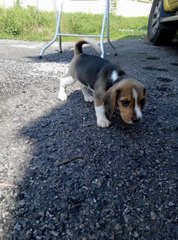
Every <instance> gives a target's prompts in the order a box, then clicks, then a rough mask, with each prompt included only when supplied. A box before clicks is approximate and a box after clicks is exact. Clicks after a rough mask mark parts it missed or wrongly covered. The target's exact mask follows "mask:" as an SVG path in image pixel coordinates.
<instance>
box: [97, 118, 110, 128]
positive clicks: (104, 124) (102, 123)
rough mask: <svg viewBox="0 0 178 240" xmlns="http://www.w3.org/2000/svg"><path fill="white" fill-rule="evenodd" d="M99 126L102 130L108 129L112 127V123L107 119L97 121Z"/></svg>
mask: <svg viewBox="0 0 178 240" xmlns="http://www.w3.org/2000/svg"><path fill="white" fill-rule="evenodd" d="M97 125H98V126H99V127H102V128H107V127H109V125H110V121H109V120H108V119H107V118H102V119H97Z"/></svg>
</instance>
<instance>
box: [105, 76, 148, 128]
mask: <svg viewBox="0 0 178 240" xmlns="http://www.w3.org/2000/svg"><path fill="white" fill-rule="evenodd" d="M145 100H146V88H145V87H144V86H143V85H142V84H141V83H140V82H138V81H137V80H134V79H124V80H122V81H120V82H118V83H117V84H115V85H114V86H112V87H111V88H110V89H109V90H108V91H107V92H106V94H105V96H104V102H105V108H106V110H107V112H108V113H109V114H112V113H113V112H114V109H115V108H119V111H120V115H121V117H122V119H123V121H124V122H126V123H128V124H132V123H136V122H139V121H140V120H141V119H142V109H143V107H144V104H145Z"/></svg>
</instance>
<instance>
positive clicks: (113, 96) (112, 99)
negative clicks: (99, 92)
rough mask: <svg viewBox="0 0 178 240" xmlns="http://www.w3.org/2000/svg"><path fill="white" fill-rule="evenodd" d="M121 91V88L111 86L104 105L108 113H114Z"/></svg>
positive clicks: (105, 96)
mask: <svg viewBox="0 0 178 240" xmlns="http://www.w3.org/2000/svg"><path fill="white" fill-rule="evenodd" d="M119 92H120V89H119V88H115V87H111V88H110V89H109V90H108V91H107V92H106V93H105V95H104V106H105V109H106V111H107V113H109V114H110V115H112V114H113V112H114V109H115V107H116V103H117V98H118V95H119Z"/></svg>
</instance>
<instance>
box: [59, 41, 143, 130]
mask: <svg viewBox="0 0 178 240" xmlns="http://www.w3.org/2000/svg"><path fill="white" fill-rule="evenodd" d="M83 44H89V45H90V46H92V47H94V48H95V50H96V51H97V52H98V53H99V52H100V48H99V45H98V44H96V43H95V41H93V40H81V41H79V42H77V43H76V44H75V49H74V57H73V59H72V61H71V63H70V66H69V70H68V73H67V75H66V77H64V78H62V79H61V80H60V89H59V94H58V98H59V99H60V100H61V101H65V100H66V99H67V94H66V86H68V85H71V84H73V83H74V82H75V81H77V80H78V81H80V82H81V83H82V93H83V95H84V100H85V101H86V102H92V101H94V106H95V113H96V120H97V125H98V126H99V127H102V128H105V127H109V125H110V121H109V120H108V118H107V116H106V114H107V113H109V114H112V113H113V112H114V110H115V109H116V108H118V109H119V111H120V115H121V118H122V119H123V121H124V122H126V123H128V124H132V123H136V122H139V121H140V120H141V119H142V109H143V106H144V104H145V100H146V88H145V87H144V86H143V85H142V84H141V83H140V82H139V81H137V80H135V79H132V78H130V77H128V76H127V74H126V73H125V72H124V71H123V70H122V69H121V68H120V67H119V66H117V65H115V64H112V63H111V62H109V61H108V60H106V59H103V58H100V57H97V56H93V55H88V54H84V53H83V52H82V45H83Z"/></svg>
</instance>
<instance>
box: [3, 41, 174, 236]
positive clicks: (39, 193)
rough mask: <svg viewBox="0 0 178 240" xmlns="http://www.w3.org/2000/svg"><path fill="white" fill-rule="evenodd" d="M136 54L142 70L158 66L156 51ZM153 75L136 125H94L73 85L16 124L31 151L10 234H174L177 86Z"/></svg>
mask: <svg viewBox="0 0 178 240" xmlns="http://www.w3.org/2000/svg"><path fill="white" fill-rule="evenodd" d="M123 46H124V44H123ZM66 54H68V53H66ZM123 54H125V52H124V53H123ZM140 54H144V60H145V58H146V57H147V59H146V61H148V64H147V62H146V66H147V68H146V69H145V68H144V66H145V65H144V66H143V71H145V73H146V71H147V72H148V73H150V71H152V72H153V74H154V72H156V73H159V74H160V73H161V71H158V70H159V69H160V67H161V66H159V68H158V67H157V68H156V67H155V66H154V68H153V69H152V68H150V64H149V62H150V60H154V61H157V60H158V56H155V55H148V54H147V52H146V50H144V52H140ZM69 55H70V57H71V56H72V53H71V52H69ZM55 56H56V57H57V55H56V54H55ZM55 56H53V55H50V59H52V60H51V61H53V58H54V61H55V62H56V59H55ZM145 56H146V57H145ZM58 57H59V56H58ZM60 58H62V55H61V56H60ZM65 59H66V56H65ZM34 61H36V58H34ZM44 61H46V60H44ZM57 61H62V60H61V59H59V58H58V60H57ZM174 64H176V62H174ZM141 66H142V65H141ZM151 66H152V65H151ZM152 67H153V66H152ZM155 76H156V75H154V77H155ZM150 81H151V80H150ZM153 81H155V82H156V84H150V85H151V86H152V88H151V89H152V90H154V91H152V92H151V93H150V95H151V96H152V98H150V99H149V101H148V103H147V106H146V108H145V111H144V119H143V121H142V122H140V123H139V124H138V125H134V126H130V125H126V124H124V123H123V122H122V120H121V119H120V118H119V117H118V116H117V114H115V116H113V118H112V119H111V120H112V125H111V127H110V128H108V129H101V128H98V127H97V126H96V119H95V114H94V108H93V105H92V104H87V103H85V102H84V101H83V97H82V94H81V92H79V91H75V92H74V93H72V94H71V95H70V97H69V98H68V100H67V101H66V102H64V103H61V102H60V101H59V106H58V107H57V108H55V109H52V110H51V112H49V113H48V114H46V115H44V116H43V117H41V118H39V119H37V120H36V121H34V122H31V123H29V124H28V126H26V127H24V128H23V129H22V130H21V132H20V133H19V134H20V137H23V138H24V137H25V138H26V139H27V142H28V144H31V145H32V146H33V149H34V152H33V157H32V159H31V162H30V165H29V166H28V168H27V169H26V173H25V176H24V179H23V181H22V182H21V184H20V185H19V194H18V196H17V198H16V206H17V207H16V209H15V210H14V219H12V224H11V228H10V229H9V233H8V234H7V239H8V240H10V239H11V240H12V239H13V240H14V239H18V240H22V239H24V240H27V239H28V240H33V239H34V240H51V239H52V240H53V239H54V240H55V239H56V240H59V239H60V240H70V239H71V240H90V239H91V240H112V239H113V240H128V239H140V240H142V239H143V240H148V239H150V240H152V239H155V240H156V239H159V240H176V239H178V224H177V223H178V214H177V213H178V206H177V196H178V195H177V160H176V159H177V151H178V148H177V135H178V126H177V122H176V111H177V110H176V107H177V106H176V104H174V103H175V101H176V100H175V99H176V93H175V92H173V85H170V84H171V83H173V82H172V81H173V80H172V79H171V78H169V76H168V77H167V76H166V77H164V76H162V75H158V77H157V79H156V77H155V80H153ZM155 82H154V83H155ZM165 84H166V85H165ZM169 85H170V86H169ZM171 86H172V87H171ZM155 99H156V100H155ZM165 99H166V100H165ZM170 106H171V107H170Z"/></svg>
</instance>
